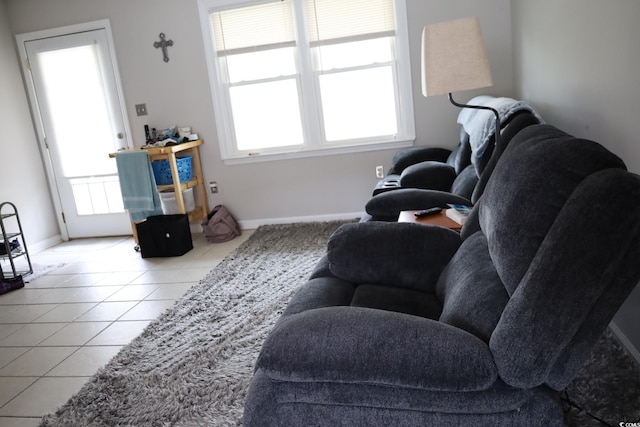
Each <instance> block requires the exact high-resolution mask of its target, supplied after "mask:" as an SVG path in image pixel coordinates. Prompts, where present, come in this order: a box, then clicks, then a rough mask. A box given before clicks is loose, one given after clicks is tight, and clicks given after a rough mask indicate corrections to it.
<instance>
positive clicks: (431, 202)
mask: <svg viewBox="0 0 640 427" xmlns="http://www.w3.org/2000/svg"><path fill="white" fill-rule="evenodd" d="M447 203H453V204H458V205H467V206H471V205H472V203H471V200H469V199H467V198H465V197H462V196H457V195H455V194H453V193H447V192H446V191H437V190H422V189H418V188H403V189H400V190H395V191H389V192H387V193H381V194H378V195H376V196H373V197H372V198H370V199H369V201H368V202H367V204H366V206H365V210H366V211H367V213H368V214H369V215H371V216H372V217H374V218H392V217H395V218H397V217H398V215H400V212H401V211H409V210H415V209H427V208H433V207H442V208H444V207H446V206H447Z"/></svg>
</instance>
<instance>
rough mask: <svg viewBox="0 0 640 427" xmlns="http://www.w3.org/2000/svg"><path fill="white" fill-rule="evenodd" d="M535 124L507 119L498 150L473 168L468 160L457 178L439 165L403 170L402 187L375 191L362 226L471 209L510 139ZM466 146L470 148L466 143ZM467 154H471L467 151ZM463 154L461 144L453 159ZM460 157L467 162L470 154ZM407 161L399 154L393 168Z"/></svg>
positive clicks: (528, 118) (524, 118)
mask: <svg viewBox="0 0 640 427" xmlns="http://www.w3.org/2000/svg"><path fill="white" fill-rule="evenodd" d="M538 123H540V121H539V119H538V117H536V115H534V114H533V113H531V112H529V111H525V110H523V111H520V112H518V113H516V114H514V115H512V116H510V117H509V120H508V121H506V122H505V123H504V126H503V131H502V139H501V143H500V145H501V146H500V147H494V146H490V147H491V150H487V151H485V153H484V154H483V156H482V157H481V158H479V159H478V160H477V161H476V162H475V163H474V164H471V160H468V161H469V162H470V163H469V164H468V165H467V166H465V167H464V169H463V170H462V171H461V172H460V173H458V174H457V175H455V174H454V172H453V171H454V170H455V168H454V167H453V166H450V165H448V164H442V165H440V164H437V162H432V161H429V162H421V163H417V164H415V165H413V166H408V167H406V168H405V169H404V172H403V173H402V174H401V177H404V179H401V180H400V181H399V182H401V183H402V186H401V187H397V188H396V189H394V190H393V191H391V190H389V188H391V187H389V186H387V187H386V188H387V189H388V190H387V191H384V192H380V193H377V194H376V193H375V191H374V196H373V197H372V198H371V199H369V201H368V202H367V204H366V206H365V210H366V212H367V215H365V216H363V217H362V218H361V222H367V221H397V220H398V216H399V215H400V212H401V211H407V210H415V209H426V208H432V207H443V208H446V207H447V204H448V203H454V204H460V205H466V206H473V205H474V204H475V203H476V202H477V201H478V199H479V198H480V196H481V195H482V193H483V191H484V188H485V186H486V183H487V181H488V179H489V178H490V176H491V173H492V172H493V169H494V168H495V165H496V164H497V162H498V160H499V159H500V156H501V155H502V153H503V152H504V150H505V148H506V147H507V146H508V144H509V142H510V141H511V139H512V138H513V136H514V135H516V134H517V133H518V132H520V131H521V130H522V129H524V128H525V127H527V126H531V125H533V124H538ZM466 144H467V145H468V144H469V142H468V140H467V141H466ZM409 150H414V149H409ZM469 150H471V148H470V147H469ZM462 151H466V148H464V141H463V142H462V143H461V146H459V147H458V148H457V149H456V150H454V151H453V152H452V155H454V153H458V155H456V158H457V160H459V161H461V159H460V158H458V156H460V152H462ZM462 156H464V158H467V157H468V156H470V154H469V155H466V154H464V155H462ZM408 157H412V156H407V153H405V152H400V153H398V155H397V156H396V157H395V158H396V161H394V165H397V163H398V160H400V159H402V161H400V163H403V162H406V161H407V158H408ZM395 167H397V166H395ZM408 178H409V179H408ZM434 182H435V183H440V184H442V183H443V182H449V183H450V184H449V187H448V188H447V189H446V190H442V189H440V187H437V186H433V187H430V186H431V184H433V183H434ZM440 184H439V185H440Z"/></svg>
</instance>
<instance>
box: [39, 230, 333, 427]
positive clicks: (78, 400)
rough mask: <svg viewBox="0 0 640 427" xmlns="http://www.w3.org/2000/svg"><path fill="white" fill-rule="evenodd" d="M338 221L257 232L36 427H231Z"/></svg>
mask: <svg viewBox="0 0 640 427" xmlns="http://www.w3.org/2000/svg"><path fill="white" fill-rule="evenodd" d="M340 224H342V223H341V222H328V223H309V224H293V225H275V226H264V227H260V228H258V229H257V230H256V231H255V232H254V234H253V235H252V236H251V237H250V238H249V240H247V241H246V242H244V243H243V244H242V245H240V247H239V248H238V249H237V250H235V251H234V252H232V253H231V254H230V255H229V256H227V257H226V258H225V259H224V260H223V261H222V262H221V263H220V264H219V265H218V266H216V267H215V268H214V269H213V270H212V271H211V272H210V273H209V274H207V276H205V277H204V278H203V279H202V280H201V281H200V283H198V284H197V285H195V286H193V287H192V288H191V289H190V290H189V292H188V293H187V294H186V295H185V296H184V297H182V298H181V299H180V300H179V301H177V302H176V304H174V306H173V307H171V308H170V309H169V310H167V311H166V312H165V313H164V314H162V315H161V316H160V317H159V318H158V319H157V320H155V321H153V322H152V323H151V324H149V326H148V327H147V328H146V329H145V330H144V331H143V333H142V334H141V335H140V336H138V337H137V338H136V339H134V340H133V341H132V342H131V343H130V344H129V345H128V346H126V347H125V348H123V349H122V350H121V351H120V352H119V353H118V354H117V355H116V356H115V357H114V358H113V359H112V360H111V361H110V362H109V363H108V364H107V365H106V366H105V367H104V368H102V369H100V370H99V371H98V372H97V373H96V374H95V375H94V377H93V378H92V379H91V380H90V381H89V382H88V383H87V384H86V385H85V386H84V387H83V388H82V389H81V390H80V391H79V392H78V393H77V394H76V395H74V396H73V397H72V398H71V399H70V400H69V401H68V402H67V403H66V404H65V405H64V406H62V407H61V408H59V409H58V411H57V412H56V413H55V414H51V415H48V416H45V417H44V418H43V420H42V422H41V426H65V427H68V426H116V425H117V426H189V427H191V426H237V425H241V419H242V412H243V405H244V397H245V393H246V390H247V387H248V385H249V381H250V379H251V375H252V373H253V365H254V363H255V360H256V358H257V356H258V352H259V351H260V347H261V346H262V342H263V341H264V339H265V338H266V336H267V334H268V333H269V331H270V330H271V328H272V327H273V325H274V323H275V322H276V320H277V319H278V318H279V316H280V314H281V313H282V310H283V308H284V307H285V305H286V304H287V302H288V301H289V299H290V298H291V296H292V294H293V293H294V292H295V290H296V289H297V288H298V287H299V286H301V285H302V284H304V282H305V281H306V279H307V277H308V276H309V274H311V271H312V270H313V267H315V265H316V263H317V262H318V260H319V259H320V258H321V257H322V255H323V254H324V253H325V251H326V243H327V239H328V237H329V236H330V235H331V233H332V232H333V231H334V230H335V229H336V228H337V227H338V226H339V225H340Z"/></svg>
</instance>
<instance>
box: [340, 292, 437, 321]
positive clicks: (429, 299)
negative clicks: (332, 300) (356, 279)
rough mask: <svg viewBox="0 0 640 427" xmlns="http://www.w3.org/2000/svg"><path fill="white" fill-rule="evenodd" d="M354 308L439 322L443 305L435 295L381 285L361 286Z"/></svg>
mask: <svg viewBox="0 0 640 427" xmlns="http://www.w3.org/2000/svg"><path fill="white" fill-rule="evenodd" d="M351 306H352V307H369V308H377V309H379V310H388V311H395V312H398V313H405V314H412V315H414V316H420V317H426V318H428V319H434V320H437V319H438V317H440V313H441V312H442V304H441V303H440V301H439V300H438V297H437V296H436V295H435V294H431V293H424V292H419V291H414V290H413V289H404V288H394V287H390V286H379V285H360V286H358V287H357V288H356V290H355V292H354V294H353V300H352V301H351Z"/></svg>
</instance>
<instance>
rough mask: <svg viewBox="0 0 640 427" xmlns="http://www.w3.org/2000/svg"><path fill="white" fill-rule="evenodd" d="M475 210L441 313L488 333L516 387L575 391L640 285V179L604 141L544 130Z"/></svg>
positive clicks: (445, 281) (514, 157) (504, 167)
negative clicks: (576, 379) (581, 372)
mask: <svg viewBox="0 0 640 427" xmlns="http://www.w3.org/2000/svg"><path fill="white" fill-rule="evenodd" d="M474 216H475V219H476V220H477V224H476V229H478V231H476V232H475V233H470V232H469V228H471V229H473V225H472V224H471V225H469V226H465V227H467V228H468V229H467V230H466V232H465V230H463V237H464V238H465V241H464V243H463V245H462V246H461V248H460V250H459V253H458V254H457V255H456V257H454V259H453V260H452V262H451V263H450V265H449V266H448V267H447V270H446V271H445V274H443V276H442V277H441V280H440V282H439V283H438V293H439V295H440V297H441V299H442V300H443V307H444V308H443V312H442V316H441V318H440V320H441V321H444V322H446V323H451V324H454V325H456V326H458V327H462V328H463V329H466V330H468V331H470V332H472V333H475V334H476V335H478V336H480V337H481V338H483V339H485V340H487V341H488V342H489V346H490V349H491V351H492V353H493V355H494V360H495V362H496V365H497V367H498V372H499V375H500V377H501V378H502V379H503V381H505V382H506V383H507V384H509V385H512V386H514V387H524V388H530V387H535V386H538V385H540V384H547V385H549V386H551V387H552V388H554V389H562V388H564V387H565V386H566V385H567V384H568V383H569V382H570V381H571V379H572V378H573V377H574V376H575V374H576V373H577V372H578V370H579V369H580V367H581V365H582V364H583V362H584V360H585V359H586V358H587V357H588V355H589V354H590V349H591V347H592V346H593V344H594V343H595V342H596V340H597V339H598V338H599V336H600V335H601V334H602V332H603V331H604V329H605V328H606V327H607V325H608V323H609V321H610V320H611V319H612V318H613V316H614V315H615V313H616V311H617V309H618V308H619V307H620V305H621V304H622V302H623V301H624V299H625V298H626V297H627V296H628V294H629V293H630V292H631V290H632V289H633V287H634V286H635V285H636V283H637V282H638V280H640V263H638V262H637V260H638V259H640V178H639V177H638V176H637V175H634V174H631V173H629V172H627V171H626V169H625V166H624V163H623V162H622V160H620V159H619V158H618V157H617V156H615V155H614V154H612V153H611V152H609V151H608V150H606V149H605V148H604V147H602V146H601V145H599V144H597V143H595V142H592V141H587V140H582V139H578V138H574V137H572V136H570V135H567V134H566V133H564V132H562V131H560V130H558V129H556V128H554V127H552V126H548V125H533V126H529V127H527V128H526V129H524V130H522V131H521V132H519V133H518V134H517V135H516V136H515V137H514V139H513V141H511V143H510V145H509V147H508V148H507V150H506V151H505V153H504V154H503V156H502V158H501V159H500V161H499V162H498V164H497V166H496V168H495V170H494V171H493V174H492V176H491V178H490V179H489V181H488V184H487V187H486V190H485V192H484V195H483V196H482V198H481V199H480V200H479V202H478V204H477V205H476V207H475V208H474ZM471 221H472V222H473V218H472V219H471ZM474 307H475V309H474ZM465 311H466V313H468V314H465Z"/></svg>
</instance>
